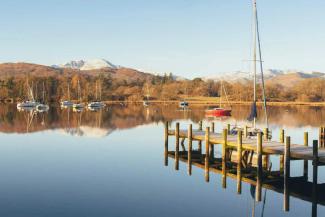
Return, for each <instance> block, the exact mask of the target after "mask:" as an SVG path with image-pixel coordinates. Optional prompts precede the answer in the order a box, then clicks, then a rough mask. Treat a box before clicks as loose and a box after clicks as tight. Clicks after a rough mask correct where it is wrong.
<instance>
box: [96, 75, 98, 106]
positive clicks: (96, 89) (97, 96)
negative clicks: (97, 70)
mask: <svg viewBox="0 0 325 217" xmlns="http://www.w3.org/2000/svg"><path fill="white" fill-rule="evenodd" d="M96 101H98V87H97V80H96Z"/></svg>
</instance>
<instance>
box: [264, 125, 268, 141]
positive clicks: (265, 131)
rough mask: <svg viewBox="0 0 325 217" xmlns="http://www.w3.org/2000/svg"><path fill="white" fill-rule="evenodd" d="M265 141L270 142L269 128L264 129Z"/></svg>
mask: <svg viewBox="0 0 325 217" xmlns="http://www.w3.org/2000/svg"><path fill="white" fill-rule="evenodd" d="M263 134H264V140H265V141H268V140H269V129H268V128H264V132H263Z"/></svg>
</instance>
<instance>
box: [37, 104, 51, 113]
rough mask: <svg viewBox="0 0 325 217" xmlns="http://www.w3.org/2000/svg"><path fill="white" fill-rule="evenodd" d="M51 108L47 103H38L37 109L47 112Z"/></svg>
mask: <svg viewBox="0 0 325 217" xmlns="http://www.w3.org/2000/svg"><path fill="white" fill-rule="evenodd" d="M49 109H50V107H49V106H48V105H45V104H38V105H37V106H36V111H38V112H47V111H48V110H49Z"/></svg>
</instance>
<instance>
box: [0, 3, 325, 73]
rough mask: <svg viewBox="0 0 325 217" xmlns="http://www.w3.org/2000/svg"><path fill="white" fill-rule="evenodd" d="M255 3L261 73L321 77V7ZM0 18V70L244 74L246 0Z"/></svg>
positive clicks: (5, 8)
mask: <svg viewBox="0 0 325 217" xmlns="http://www.w3.org/2000/svg"><path fill="white" fill-rule="evenodd" d="M257 3H258V10H259V19H260V26H261V38H262V51H263V57H264V58H263V59H264V61H265V62H264V64H265V68H266V69H269V68H270V69H282V70H287V69H297V70H303V71H321V72H325V63H323V61H322V56H323V55H324V49H323V47H322V46H319V45H321V44H325V32H324V30H322V29H321V27H322V24H323V23H324V21H325V15H324V14H323V13H322V9H323V8H325V7H324V6H325V2H323V1H320V0H314V1H310V2H306V1H302V0H299V1H293V0H289V1H286V2H283V1H280V0H274V1H266V0H258V2H257ZM0 11H1V13H0V18H1V19H0V25H1V27H2V34H1V36H0V39H1V40H0V47H1V49H2V52H1V56H0V62H17V61H19V62H30V63H37V64H43V65H53V64H60V63H65V62H67V61H70V60H78V59H96V58H104V59H106V60H108V61H110V62H112V63H113V64H116V65H122V66H126V67H131V68H135V69H140V70H143V71H146V72H155V73H164V72H167V73H168V72H172V73H173V74H176V75H179V76H184V77H188V78H193V77H202V76H208V75H213V74H216V73H221V72H228V71H237V70H242V71H248V70H249V67H248V63H247V62H245V61H244V60H247V59H250V44H251V17H252V16H251V15H252V10H251V0H242V1H239V2H238V1H235V0H230V1H212V0H207V1H205V2H204V3H202V2H197V1H194V0H189V1H185V0H180V1H170V0H167V1H164V2H160V1H150V2H147V1H144V0H139V1H136V2H135V1H130V0H124V1H117V0H110V1H103V0H94V1H91V2H86V1H82V0H71V1H63V0H52V1H46V2H42V1H37V0H31V1H28V2H26V1H22V0H14V1H10V2H3V3H2V7H1V9H0Z"/></svg>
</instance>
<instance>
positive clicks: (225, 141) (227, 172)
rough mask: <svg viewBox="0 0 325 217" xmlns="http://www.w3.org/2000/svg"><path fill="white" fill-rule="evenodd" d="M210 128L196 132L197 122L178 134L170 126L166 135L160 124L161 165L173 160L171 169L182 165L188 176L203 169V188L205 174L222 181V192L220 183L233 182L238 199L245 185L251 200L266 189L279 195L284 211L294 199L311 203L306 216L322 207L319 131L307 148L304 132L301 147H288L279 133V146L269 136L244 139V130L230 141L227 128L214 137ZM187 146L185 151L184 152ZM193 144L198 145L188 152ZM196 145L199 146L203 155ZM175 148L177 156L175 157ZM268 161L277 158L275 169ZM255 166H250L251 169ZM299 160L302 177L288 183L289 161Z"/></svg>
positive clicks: (324, 187) (324, 160)
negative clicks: (172, 147) (216, 151)
mask: <svg viewBox="0 0 325 217" xmlns="http://www.w3.org/2000/svg"><path fill="white" fill-rule="evenodd" d="M214 129H215V128H214V123H212V124H211V127H206V128H205V130H204V131H203V130H202V122H201V123H200V124H199V127H198V129H196V130H193V129H192V124H190V125H189V126H188V129H180V126H179V123H176V125H175V129H169V124H168V123H166V124H165V165H168V158H173V159H174V160H175V169H176V170H178V169H179V162H180V161H183V162H187V164H188V173H189V175H191V174H192V165H194V166H196V167H198V168H202V169H204V174H205V180H206V181H207V182H209V176H210V175H209V174H210V172H214V173H218V174H221V175H222V186H223V187H224V188H226V183H227V182H226V179H227V177H230V178H232V179H237V192H238V193H239V194H240V193H241V183H242V182H246V183H249V184H251V185H252V186H255V187H256V191H255V199H256V201H261V194H262V193H261V189H262V188H266V189H271V190H274V191H276V192H280V193H283V194H284V200H283V209H284V210H285V211H289V198H290V196H294V197H297V198H300V199H303V200H306V201H309V202H312V204H313V205H312V207H313V208H312V216H316V215H317V204H321V205H324V206H325V197H324V195H325V184H318V181H317V179H318V167H319V166H323V165H325V150H324V149H319V147H318V144H320V145H321V146H322V145H323V144H325V142H324V135H325V129H324V128H323V127H321V128H320V136H319V141H318V140H313V144H312V147H310V146H309V145H308V132H305V133H304V141H303V143H302V144H291V139H290V136H286V137H285V134H284V133H285V132H284V130H281V131H280V135H279V141H271V140H270V139H269V130H268V129H264V131H263V133H262V131H259V132H258V133H257V135H256V136H249V133H248V130H247V127H245V128H244V129H243V130H239V131H237V135H230V134H229V132H230V126H229V125H228V126H227V128H226V129H223V130H222V132H221V133H218V132H215V130H214ZM170 136H172V137H175V150H174V151H170V150H169V144H168V143H169V141H168V138H169V137H170ZM185 140H187V144H188V150H186V147H185ZM193 141H197V142H198V146H197V149H195V150H194V149H193ZM202 143H205V150H204V151H205V152H204V153H203V149H202ZM180 145H181V148H182V151H180ZM216 145H221V146H222V148H221V150H222V151H221V157H219V158H217V157H215V156H214V146H216ZM271 155H278V156H280V163H279V164H280V168H279V170H278V171H272V170H271V166H270V165H269V157H270V156H271ZM254 160H255V163H254ZM291 160H303V162H304V164H303V171H302V176H299V177H290V161H291ZM309 160H310V161H312V168H313V170H312V177H313V179H312V182H310V181H308V161H309Z"/></svg>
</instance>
